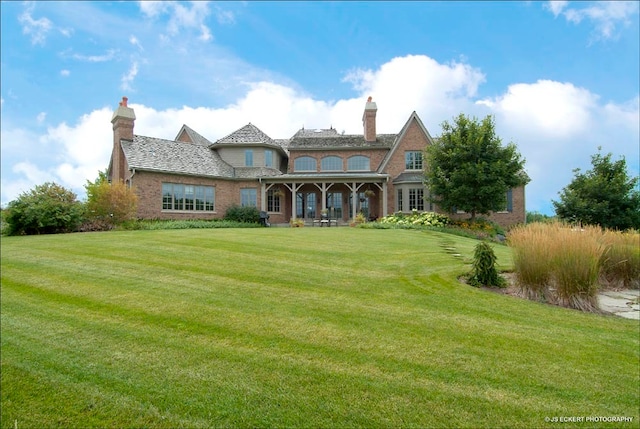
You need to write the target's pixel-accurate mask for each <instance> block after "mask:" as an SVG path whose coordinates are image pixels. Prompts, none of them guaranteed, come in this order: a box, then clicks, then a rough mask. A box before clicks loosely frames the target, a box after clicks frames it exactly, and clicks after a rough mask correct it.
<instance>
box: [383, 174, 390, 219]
mask: <svg viewBox="0 0 640 429" xmlns="http://www.w3.org/2000/svg"><path fill="white" fill-rule="evenodd" d="M387 190H388V188H387V181H386V180H385V181H384V182H382V217H385V216H387V215H388V213H387V211H388V210H389V208H388V201H387Z"/></svg>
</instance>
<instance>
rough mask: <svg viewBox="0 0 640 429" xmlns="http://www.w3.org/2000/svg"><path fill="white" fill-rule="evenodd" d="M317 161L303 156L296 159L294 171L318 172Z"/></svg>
mask: <svg viewBox="0 0 640 429" xmlns="http://www.w3.org/2000/svg"><path fill="white" fill-rule="evenodd" d="M316 165H317V164H316V160H315V158H311V157H310V156H301V157H300V158H296V160H295V161H294V164H293V169H294V170H295V171H316V170H317V167H316Z"/></svg>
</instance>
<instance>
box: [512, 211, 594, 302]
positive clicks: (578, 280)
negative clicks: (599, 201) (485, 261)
mask: <svg viewBox="0 0 640 429" xmlns="http://www.w3.org/2000/svg"><path fill="white" fill-rule="evenodd" d="M602 236H603V233H602V230H601V229H600V228H598V227H584V228H572V227H571V226H569V225H567V224H562V223H552V224H549V223H544V224H543V223H533V224H529V225H527V226H522V227H518V228H514V229H513V230H512V231H511V232H510V234H509V245H510V246H511V247H512V248H513V250H514V253H513V254H514V268H515V277H516V281H517V283H518V285H519V286H520V288H521V290H522V292H523V295H525V296H526V297H528V298H529V299H535V300H539V301H546V302H551V303H556V304H559V305H562V306H565V307H569V308H575V309H579V310H583V311H597V310H598V302H597V292H598V287H599V284H598V279H599V276H600V268H601V261H602V256H603V255H604V253H605V250H606V246H605V244H604V242H603V239H602Z"/></svg>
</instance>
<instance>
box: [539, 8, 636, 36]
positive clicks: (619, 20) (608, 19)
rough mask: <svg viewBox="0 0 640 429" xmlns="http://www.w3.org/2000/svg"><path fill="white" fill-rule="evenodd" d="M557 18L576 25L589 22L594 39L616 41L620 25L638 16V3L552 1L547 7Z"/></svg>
mask: <svg viewBox="0 0 640 429" xmlns="http://www.w3.org/2000/svg"><path fill="white" fill-rule="evenodd" d="M545 8H547V9H549V10H550V11H551V12H552V13H553V14H554V16H555V17H558V16H560V15H562V16H564V17H565V19H566V20H567V21H569V22H572V23H574V24H579V23H581V22H582V21H583V20H588V21H589V22H591V24H592V25H593V26H594V27H595V30H594V39H595V40H599V39H615V38H616V37H617V36H618V32H617V31H618V29H619V27H620V25H622V26H626V25H628V24H629V23H630V22H631V17H632V16H633V15H637V14H638V2H637V1H598V2H572V3H569V2H568V1H550V2H548V3H547V4H546V5H545Z"/></svg>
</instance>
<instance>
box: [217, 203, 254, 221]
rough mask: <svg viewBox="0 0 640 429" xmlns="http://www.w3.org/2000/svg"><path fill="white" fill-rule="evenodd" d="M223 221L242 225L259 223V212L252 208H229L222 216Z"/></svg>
mask: <svg viewBox="0 0 640 429" xmlns="http://www.w3.org/2000/svg"><path fill="white" fill-rule="evenodd" d="M224 220H228V221H235V222H244V223H259V222H260V211H259V210H258V208H257V207H253V206H246V207H241V206H231V207H229V208H228V209H227V212H226V213H225V215H224Z"/></svg>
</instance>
